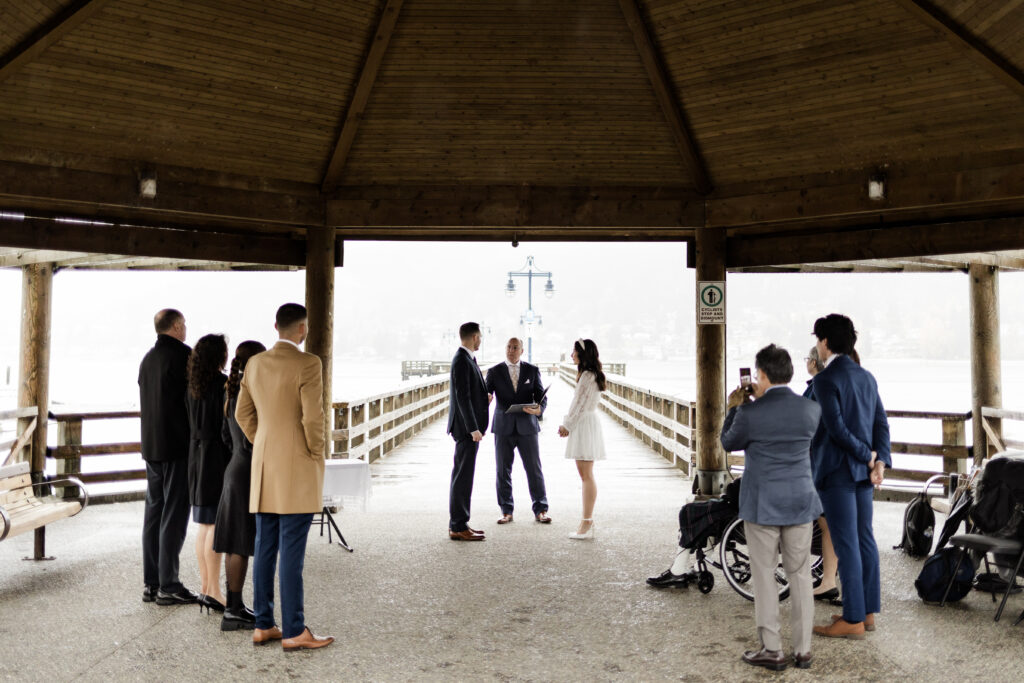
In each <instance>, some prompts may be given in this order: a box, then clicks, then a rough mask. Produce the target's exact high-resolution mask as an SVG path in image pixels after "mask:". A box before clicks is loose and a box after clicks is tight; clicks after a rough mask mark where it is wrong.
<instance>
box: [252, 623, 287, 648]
mask: <svg viewBox="0 0 1024 683" xmlns="http://www.w3.org/2000/svg"><path fill="white" fill-rule="evenodd" d="M282 636H283V634H282V633H281V629H279V628H278V627H277V626H271V627H270V628H256V629H253V631H252V644H253V645H266V644H267V643H269V642H270V641H272V640H281V638H282Z"/></svg>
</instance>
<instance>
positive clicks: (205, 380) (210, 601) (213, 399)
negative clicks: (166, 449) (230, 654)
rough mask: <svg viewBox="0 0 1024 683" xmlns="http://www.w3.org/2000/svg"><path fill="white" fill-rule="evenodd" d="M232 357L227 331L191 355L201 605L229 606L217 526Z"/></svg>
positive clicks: (191, 456)
mask: <svg viewBox="0 0 1024 683" xmlns="http://www.w3.org/2000/svg"><path fill="white" fill-rule="evenodd" d="M227 362H228V344H227V340H225V339H224V335H220V334H208V335H206V336H204V337H202V338H201V339H200V340H199V341H198V342H196V346H195V348H194V349H192V355H190V356H189V359H188V394H187V396H186V397H185V404H186V407H187V408H188V422H189V427H190V428H191V439H190V441H189V447H188V489H189V502H190V503H191V504H192V519H193V521H195V522H196V523H197V524H198V525H199V534H198V535H197V536H196V557H197V558H198V560H199V576H200V579H201V581H202V591H201V592H200V594H199V605H200V609H202V608H203V607H206V609H207V611H209V610H211V609H213V610H216V611H218V612H223V611H224V594H223V593H221V590H220V563H221V556H220V553H217V552H214V550H213V528H214V523H215V522H216V521H217V505H218V503H220V492H221V490H222V489H223V488H224V469H225V468H226V467H227V466H228V460H230V459H231V451H230V449H229V447H228V446H226V445H225V444H224V441H223V440H222V438H221V426H222V425H223V423H224V382H225V380H226V379H227V378H226V377H225V376H224V366H225V365H226V364H227Z"/></svg>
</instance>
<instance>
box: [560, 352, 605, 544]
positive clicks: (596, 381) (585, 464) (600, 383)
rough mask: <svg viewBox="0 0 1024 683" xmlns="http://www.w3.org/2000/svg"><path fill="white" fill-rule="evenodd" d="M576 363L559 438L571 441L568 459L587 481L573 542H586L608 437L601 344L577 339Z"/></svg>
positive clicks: (591, 536) (591, 527) (584, 480)
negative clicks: (600, 407)
mask: <svg viewBox="0 0 1024 683" xmlns="http://www.w3.org/2000/svg"><path fill="white" fill-rule="evenodd" d="M572 360H573V362H574V363H576V393H575V395H574V396H573V397H572V403H571V404H570V405H569V414H568V415H566V416H565V419H563V420H562V424H561V426H559V428H558V435H559V436H563V437H569V442H568V443H567V444H566V446H565V457H566V458H568V459H570V460H575V461H576V469H577V471H578V472H579V474H580V479H582V480H583V519H582V520H581V521H580V525H579V528H577V529H576V532H575V533H571V534H569V538H572V539H576V540H584V539H591V538H594V503H595V502H596V501H597V482H595V481H594V461H595V460H604V458H605V452H604V437H603V436H602V434H601V423H600V422H599V421H598V418H597V404H598V403H600V402H601V392H602V391H604V390H605V377H604V371H603V370H602V369H601V360H600V359H599V357H598V353H597V344H595V343H594V342H593V341H592V340H590V339H577V340H576V343H575V344H573V347H572Z"/></svg>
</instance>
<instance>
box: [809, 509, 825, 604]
mask: <svg viewBox="0 0 1024 683" xmlns="http://www.w3.org/2000/svg"><path fill="white" fill-rule="evenodd" d="M811 529H813V531H811V587H812V588H817V587H818V586H820V585H821V580H822V578H823V577H824V575H825V565H824V559H823V558H822V552H821V539H822V535H821V527H820V526H818V522H817V521H815V522H812V527H811Z"/></svg>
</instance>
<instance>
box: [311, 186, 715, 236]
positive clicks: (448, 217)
mask: <svg viewBox="0 0 1024 683" xmlns="http://www.w3.org/2000/svg"><path fill="white" fill-rule="evenodd" d="M326 221H327V223H328V224H329V225H334V226H335V227H337V228H339V231H340V233H344V234H345V235H346V236H353V235H354V233H362V234H363V235H364V237H362V238H363V239H369V238H381V237H386V236H387V235H388V234H390V233H391V232H392V231H393V230H392V229H393V228H404V229H410V228H431V229H436V228H495V227H508V228H556V227H557V228H573V229H579V228H588V229H590V228H593V229H600V228H631V229H634V228H635V229H647V230H650V229H654V228H685V229H686V230H685V232H686V234H687V235H689V236H692V229H693V228H695V227H697V226H700V225H703V223H704V201H703V200H702V199H701V198H700V197H699V196H698V195H696V194H695V193H694V192H693V191H687V190H684V189H681V188H667V189H666V188H614V187H609V188H573V187H564V188H556V187H526V188H523V187H484V188H422V189H416V188H408V189H405V190H403V189H400V188H392V191H385V190H382V189H378V188H346V189H345V192H344V193H343V194H341V195H340V196H338V198H335V199H330V200H328V201H327V206H326ZM355 229H371V230H355ZM435 232H437V231H436V230H435ZM576 232H580V231H579V230H577V231H576ZM451 233H453V234H458V232H457V231H451Z"/></svg>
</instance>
